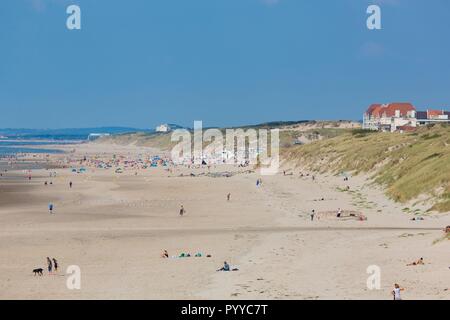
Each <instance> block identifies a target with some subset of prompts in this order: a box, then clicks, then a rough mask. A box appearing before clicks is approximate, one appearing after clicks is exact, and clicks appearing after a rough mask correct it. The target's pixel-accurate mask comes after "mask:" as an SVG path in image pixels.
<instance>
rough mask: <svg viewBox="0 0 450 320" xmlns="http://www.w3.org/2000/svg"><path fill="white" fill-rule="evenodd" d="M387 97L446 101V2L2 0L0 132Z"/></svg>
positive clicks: (152, 121)
mask: <svg viewBox="0 0 450 320" xmlns="http://www.w3.org/2000/svg"><path fill="white" fill-rule="evenodd" d="M69 4H78V5H79V6H80V7H81V12H82V17H81V20H82V29H81V30H72V31H71V30H68V29H67V28H66V19H67V17H68V15H67V14H66V7H67V6H68V5H69ZM369 4H379V5H380V6H381V9H382V30H375V31H370V30H368V29H367V27H366V19H367V17H368V14H367V13H366V9H367V7H368V5H369ZM394 101H395V102H396V101H410V102H412V103H414V104H415V105H416V106H417V107H418V108H420V109H425V108H427V107H433V108H441V107H446V106H449V105H450V1H448V0H426V1H425V0H378V1H376V0H127V1H125V0H1V1H0V127H3V128H4V127H28V128H62V127H92V126H110V125H120V126H133V127H139V128H149V127H154V126H155V125H156V124H158V123H161V122H162V123H164V122H169V123H177V124H181V125H188V126H192V125H193V121H194V120H203V122H204V126H237V125H242V124H252V123H259V122H265V121H275V120H302V119H360V118H361V116H362V113H363V111H364V110H365V109H366V107H367V106H368V105H369V104H371V103H374V102H380V103H383V102H394Z"/></svg>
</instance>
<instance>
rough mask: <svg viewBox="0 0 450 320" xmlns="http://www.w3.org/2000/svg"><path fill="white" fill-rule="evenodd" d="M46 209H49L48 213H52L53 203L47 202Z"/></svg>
mask: <svg viewBox="0 0 450 320" xmlns="http://www.w3.org/2000/svg"><path fill="white" fill-rule="evenodd" d="M48 210H49V211H50V214H52V213H53V203H49V204H48Z"/></svg>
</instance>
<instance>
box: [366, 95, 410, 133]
mask: <svg viewBox="0 0 450 320" xmlns="http://www.w3.org/2000/svg"><path fill="white" fill-rule="evenodd" d="M405 126H407V127H416V126H417V119H416V108H415V107H414V106H413V105H412V104H411V103H404V102H396V103H388V104H372V105H371V106H369V108H368V109H367V111H366V112H365V113H364V116H363V129H369V130H379V131H390V132H393V131H396V130H397V127H405Z"/></svg>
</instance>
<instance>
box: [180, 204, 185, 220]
mask: <svg viewBox="0 0 450 320" xmlns="http://www.w3.org/2000/svg"><path fill="white" fill-rule="evenodd" d="M185 213H186V210H185V209H184V207H183V205H181V208H180V217H182V216H183V215H184V214H185Z"/></svg>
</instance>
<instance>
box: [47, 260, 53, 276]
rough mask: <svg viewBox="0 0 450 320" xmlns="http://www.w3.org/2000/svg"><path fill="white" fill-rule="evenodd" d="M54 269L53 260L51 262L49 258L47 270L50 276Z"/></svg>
mask: <svg viewBox="0 0 450 320" xmlns="http://www.w3.org/2000/svg"><path fill="white" fill-rule="evenodd" d="M52 269H53V266H52V260H50V258H49V257H47V270H48V273H49V274H51V273H52Z"/></svg>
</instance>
